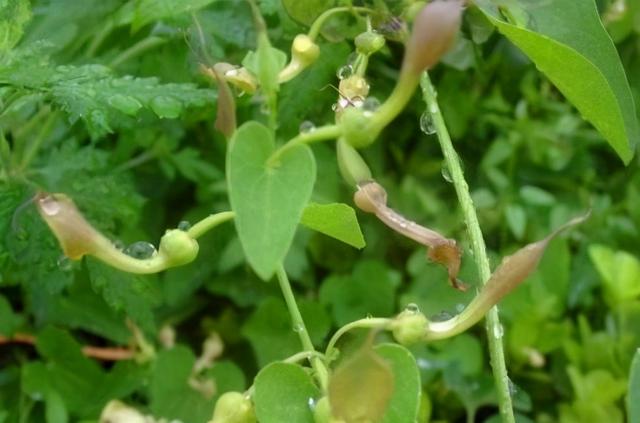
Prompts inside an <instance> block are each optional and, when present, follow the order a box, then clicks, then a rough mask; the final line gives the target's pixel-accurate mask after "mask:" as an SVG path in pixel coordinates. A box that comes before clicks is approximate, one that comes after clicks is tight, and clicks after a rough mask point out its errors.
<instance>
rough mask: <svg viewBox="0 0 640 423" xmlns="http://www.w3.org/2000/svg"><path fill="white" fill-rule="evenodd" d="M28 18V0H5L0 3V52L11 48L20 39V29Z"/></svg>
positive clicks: (29, 9) (29, 11) (29, 8)
mask: <svg viewBox="0 0 640 423" xmlns="http://www.w3.org/2000/svg"><path fill="white" fill-rule="evenodd" d="M29 19H31V7H30V4H29V0H5V1H3V2H2V3H0V52H6V51H8V50H11V49H12V48H13V46H15V45H16V44H17V43H18V41H20V38H22V29H23V28H24V26H25V24H26V23H27V22H28V21H29Z"/></svg>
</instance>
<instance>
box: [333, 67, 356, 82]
mask: <svg viewBox="0 0 640 423" xmlns="http://www.w3.org/2000/svg"><path fill="white" fill-rule="evenodd" d="M351 75H353V66H351V65H344V66H341V67H340V68H339V69H338V71H337V72H336V76H337V77H338V79H340V80H343V79H347V78H348V77H350V76H351Z"/></svg>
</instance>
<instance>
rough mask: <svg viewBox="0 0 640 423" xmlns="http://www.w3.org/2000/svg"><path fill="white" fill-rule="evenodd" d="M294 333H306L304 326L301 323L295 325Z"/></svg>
mask: <svg viewBox="0 0 640 423" xmlns="http://www.w3.org/2000/svg"><path fill="white" fill-rule="evenodd" d="M293 331H294V332H296V333H300V332H302V331H304V326H303V325H302V324H300V323H298V324H296V325H293Z"/></svg>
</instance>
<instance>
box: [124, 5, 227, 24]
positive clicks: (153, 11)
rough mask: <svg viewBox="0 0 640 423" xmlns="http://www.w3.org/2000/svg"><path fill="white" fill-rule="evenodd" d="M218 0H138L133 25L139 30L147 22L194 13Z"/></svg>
mask: <svg viewBox="0 0 640 423" xmlns="http://www.w3.org/2000/svg"><path fill="white" fill-rule="evenodd" d="M215 1H216V0H136V6H135V12H134V15H133V22H132V27H133V30H134V31H137V30H138V29H140V28H141V27H143V26H145V25H146V24H148V23H150V22H153V21H157V20H160V19H164V18H172V17H174V16H176V15H179V14H182V13H192V12H195V11H197V10H199V9H202V8H204V7H206V6H208V5H209V4H211V3H213V2H215Z"/></svg>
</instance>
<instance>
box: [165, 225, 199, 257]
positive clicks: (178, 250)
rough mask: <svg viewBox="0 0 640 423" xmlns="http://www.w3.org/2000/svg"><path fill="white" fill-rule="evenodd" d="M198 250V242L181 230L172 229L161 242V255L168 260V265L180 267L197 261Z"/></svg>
mask: <svg viewBox="0 0 640 423" xmlns="http://www.w3.org/2000/svg"><path fill="white" fill-rule="evenodd" d="M198 249H199V247H198V242H197V241H196V240H195V239H193V238H191V237H190V236H189V234H188V233H186V232H185V231H181V230H180V229H170V230H168V231H167V232H166V233H165V234H164V236H163V237H162V239H161V240H160V251H159V253H160V254H161V255H163V256H164V257H165V258H166V261H167V265H169V266H180V265H183V264H186V263H190V262H192V261H193V260H195V258H196V257H197V256H198Z"/></svg>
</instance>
